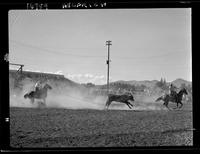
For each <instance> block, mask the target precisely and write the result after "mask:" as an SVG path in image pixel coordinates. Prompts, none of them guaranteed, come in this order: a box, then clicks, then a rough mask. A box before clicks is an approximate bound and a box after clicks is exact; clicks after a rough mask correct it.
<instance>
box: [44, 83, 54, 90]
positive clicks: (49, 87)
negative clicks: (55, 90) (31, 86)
mask: <svg viewBox="0 0 200 154" xmlns="http://www.w3.org/2000/svg"><path fill="white" fill-rule="evenodd" d="M44 88H45V89H50V90H51V89H52V87H51V86H50V85H49V84H45V86H44Z"/></svg>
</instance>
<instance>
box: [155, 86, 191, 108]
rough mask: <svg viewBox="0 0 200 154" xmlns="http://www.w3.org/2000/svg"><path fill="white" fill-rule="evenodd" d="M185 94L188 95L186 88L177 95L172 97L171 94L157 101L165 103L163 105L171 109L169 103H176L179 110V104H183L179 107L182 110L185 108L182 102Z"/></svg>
mask: <svg viewBox="0 0 200 154" xmlns="http://www.w3.org/2000/svg"><path fill="white" fill-rule="evenodd" d="M183 94H186V95H187V94H188V93H187V90H186V89H185V88H183V89H181V90H180V91H179V92H178V93H175V95H174V96H171V95H169V94H166V95H164V96H161V97H159V98H157V99H156V102H157V101H160V100H163V101H164V103H163V105H165V106H166V107H167V108H168V109H169V107H168V103H169V101H170V102H173V103H176V104H177V108H178V104H181V106H180V107H179V108H181V107H182V106H183V103H182V102H181V101H182V98H183Z"/></svg>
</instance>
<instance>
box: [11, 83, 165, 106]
mask: <svg viewBox="0 0 200 154" xmlns="http://www.w3.org/2000/svg"><path fill="white" fill-rule="evenodd" d="M34 84H35V82H33V81H31V80H23V81H22V85H23V88H22V90H21V91H20V92H16V91H14V92H10V106H11V107H28V108H37V107H39V102H40V101H41V100H38V99H36V100H35V102H34V103H33V104H32V103H31V101H30V99H28V98H27V99H25V98H24V95H25V94H26V93H27V92H30V91H32V90H34ZM49 84H50V85H51V86H52V88H53V89H52V90H49V91H48V94H47V98H46V107H49V108H67V109H96V110H103V109H105V104H106V100H107V96H101V95H98V96H94V95H91V94H88V93H87V90H88V89H87V88H85V87H84V88H85V89H84V88H83V89H81V88H79V87H71V86H70V85H63V84H61V85H56V84H55V83H54V81H51V82H49ZM12 91H13V90H12ZM88 91H89V90H88ZM158 97H160V95H153V96H149V95H137V94H135V95H134V98H135V101H134V102H131V103H132V104H133V105H134V106H133V108H132V110H166V108H164V107H163V105H162V104H163V103H162V102H155V100H156V99H157V98H158ZM109 109H110V110H130V109H129V107H128V106H127V105H126V104H123V103H119V102H112V104H111V105H110V106H109Z"/></svg>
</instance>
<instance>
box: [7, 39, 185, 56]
mask: <svg viewBox="0 0 200 154" xmlns="http://www.w3.org/2000/svg"><path fill="white" fill-rule="evenodd" d="M11 41H12V42H13V43H16V44H18V45H21V46H24V47H28V48H32V49H37V50H39V51H44V52H46V53H52V54H57V55H58V54H59V55H63V54H64V55H68V56H75V57H81V58H105V56H103V55H102V56H101V55H98V56H93V55H80V54H73V52H68V51H66V50H65V51H64V52H63V51H59V50H52V49H46V48H43V47H39V46H36V45H31V44H27V43H23V42H18V41H15V40H11ZM68 49H71V50H78V49H80V51H81V50H101V49H100V48H68ZM102 51H103V50H102ZM177 53H182V52H181V51H179V52H176V51H172V52H167V53H164V54H159V55H150V56H146V57H131V56H129V57H126V56H115V55H113V56H112V57H113V59H120V60H151V59H152V58H162V57H165V56H171V55H173V54H177Z"/></svg>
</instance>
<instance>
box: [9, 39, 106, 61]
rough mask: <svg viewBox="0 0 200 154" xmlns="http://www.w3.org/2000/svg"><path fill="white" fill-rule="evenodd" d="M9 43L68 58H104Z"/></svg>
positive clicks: (20, 43)
mask: <svg viewBox="0 0 200 154" xmlns="http://www.w3.org/2000/svg"><path fill="white" fill-rule="evenodd" d="M11 41H12V42H14V43H16V44H19V45H22V46H24V47H28V48H32V49H37V50H40V51H45V52H48V53H53V54H60V55H61V54H65V55H69V56H76V57H84V58H87V57H88V58H105V56H91V55H78V54H72V52H66V51H64V52H61V51H58V50H57V51H55V50H51V49H46V48H42V47H39V46H35V45H31V44H27V43H22V42H18V41H14V40H11ZM80 50H81V49H80Z"/></svg>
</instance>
